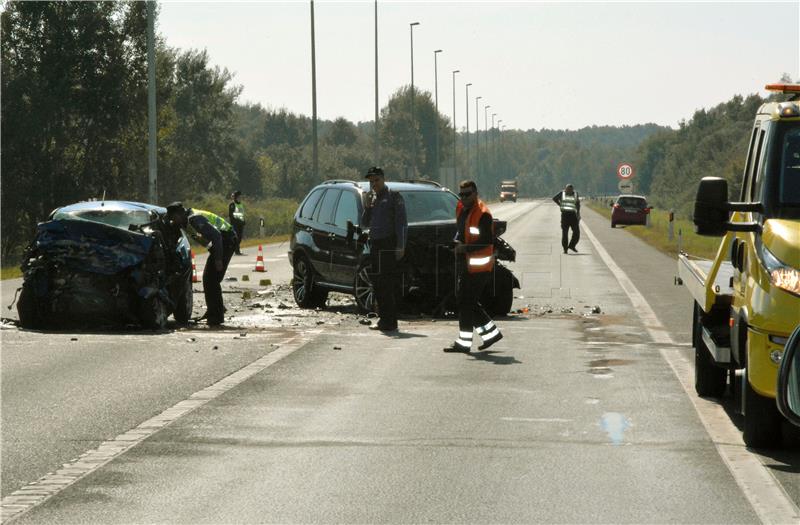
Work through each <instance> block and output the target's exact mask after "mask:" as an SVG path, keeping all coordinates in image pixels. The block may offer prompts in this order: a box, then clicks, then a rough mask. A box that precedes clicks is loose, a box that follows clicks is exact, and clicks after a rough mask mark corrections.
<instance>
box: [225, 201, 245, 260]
mask: <svg viewBox="0 0 800 525" xmlns="http://www.w3.org/2000/svg"><path fill="white" fill-rule="evenodd" d="M231 199H232V200H231V203H230V204H229V205H228V218H229V219H230V220H231V225H232V226H233V229H234V230H235V231H236V238H237V241H236V255H244V254H243V253H242V249H241V244H242V239H243V238H244V204H242V192H241V191H239V190H236V191H234V192H233V193H231Z"/></svg>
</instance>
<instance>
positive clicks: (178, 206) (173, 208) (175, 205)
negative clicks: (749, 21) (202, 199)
mask: <svg viewBox="0 0 800 525" xmlns="http://www.w3.org/2000/svg"><path fill="white" fill-rule="evenodd" d="M178 211H179V212H183V213H186V208H184V207H183V203H182V202H180V201H175V202H172V203H170V204H167V213H173V212H178Z"/></svg>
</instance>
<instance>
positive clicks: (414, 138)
mask: <svg viewBox="0 0 800 525" xmlns="http://www.w3.org/2000/svg"><path fill="white" fill-rule="evenodd" d="M418 25H419V22H411V23H410V24H408V26H409V27H408V29H409V31H411V155H412V156H411V168H412V170H413V171H412V172H411V178H412V179H416V178H417V121H416V119H415V118H414V26H418Z"/></svg>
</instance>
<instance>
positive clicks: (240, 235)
mask: <svg viewBox="0 0 800 525" xmlns="http://www.w3.org/2000/svg"><path fill="white" fill-rule="evenodd" d="M231 226H233V231H235V232H236V253H239V252H241V251H242V249H241V246H240V245H241V244H242V239H244V221H238V220H236V219H233V220H232V221H231Z"/></svg>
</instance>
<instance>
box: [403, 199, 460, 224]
mask: <svg viewBox="0 0 800 525" xmlns="http://www.w3.org/2000/svg"><path fill="white" fill-rule="evenodd" d="M400 195H402V196H403V201H404V202H405V205H406V216H407V217H408V222H409V223H414V222H429V221H447V220H452V219H455V217H456V205H457V204H458V197H456V196H455V195H453V194H452V193H450V192H449V191H401V192H400Z"/></svg>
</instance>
